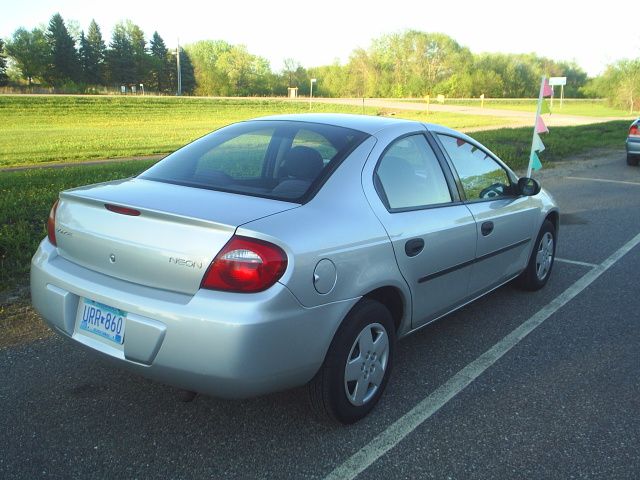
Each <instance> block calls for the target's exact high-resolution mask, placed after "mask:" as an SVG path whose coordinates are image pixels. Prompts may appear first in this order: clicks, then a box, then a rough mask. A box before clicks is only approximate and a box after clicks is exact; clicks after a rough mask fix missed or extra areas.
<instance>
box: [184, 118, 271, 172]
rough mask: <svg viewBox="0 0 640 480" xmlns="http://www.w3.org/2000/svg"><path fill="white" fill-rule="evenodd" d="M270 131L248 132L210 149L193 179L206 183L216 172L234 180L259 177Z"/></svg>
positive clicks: (267, 129)
mask: <svg viewBox="0 0 640 480" xmlns="http://www.w3.org/2000/svg"><path fill="white" fill-rule="evenodd" d="M273 132H274V129H273V128H266V129H263V130H256V131H254V132H248V133H245V134H244V135H239V136H237V137H234V138H232V139H230V140H229V141H227V142H223V143H222V144H220V145H218V146H217V147H216V148H212V149H211V150H209V151H208V152H206V153H205V154H204V155H202V157H201V158H200V161H199V162H198V165H197V167H196V172H195V174H194V179H196V180H199V181H206V179H207V178H208V177H209V176H210V175H212V174H213V175H215V174H216V172H224V173H225V174H226V175H229V176H230V177H232V178H235V179H240V178H251V177H259V176H260V174H261V172H262V164H263V163H264V159H265V155H266V154H267V149H268V148H269V143H270V142H271V138H272V136H273Z"/></svg>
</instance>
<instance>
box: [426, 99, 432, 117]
mask: <svg viewBox="0 0 640 480" xmlns="http://www.w3.org/2000/svg"><path fill="white" fill-rule="evenodd" d="M426 100H427V113H429V104H430V103H431V96H430V95H427V97H426Z"/></svg>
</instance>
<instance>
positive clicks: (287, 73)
mask: <svg viewBox="0 0 640 480" xmlns="http://www.w3.org/2000/svg"><path fill="white" fill-rule="evenodd" d="M300 67H301V65H300V62H298V61H297V60H295V59H293V58H285V59H284V68H283V69H282V75H283V76H284V77H285V78H287V87H299V86H300V85H298V83H297V82H296V83H294V78H295V74H296V71H297V70H298V69H299V68H300Z"/></svg>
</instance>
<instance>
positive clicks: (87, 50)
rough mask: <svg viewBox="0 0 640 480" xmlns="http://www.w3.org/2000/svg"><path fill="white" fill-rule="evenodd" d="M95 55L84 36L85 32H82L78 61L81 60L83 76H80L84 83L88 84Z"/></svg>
mask: <svg viewBox="0 0 640 480" xmlns="http://www.w3.org/2000/svg"><path fill="white" fill-rule="evenodd" d="M92 57H93V55H92V52H91V45H89V42H88V41H87V37H85V36H84V31H82V32H80V48H79V49H78V59H79V60H80V70H81V72H82V75H81V76H80V78H81V81H82V82H83V83H89V82H88V71H89V70H90V69H91V59H92Z"/></svg>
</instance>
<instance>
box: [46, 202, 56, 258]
mask: <svg viewBox="0 0 640 480" xmlns="http://www.w3.org/2000/svg"><path fill="white" fill-rule="evenodd" d="M56 210H58V200H56V201H55V203H54V204H53V207H51V211H50V212H49V218H48V219H47V237H49V241H50V242H51V244H52V245H53V246H56V247H57V246H58V242H57V241H56Z"/></svg>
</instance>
